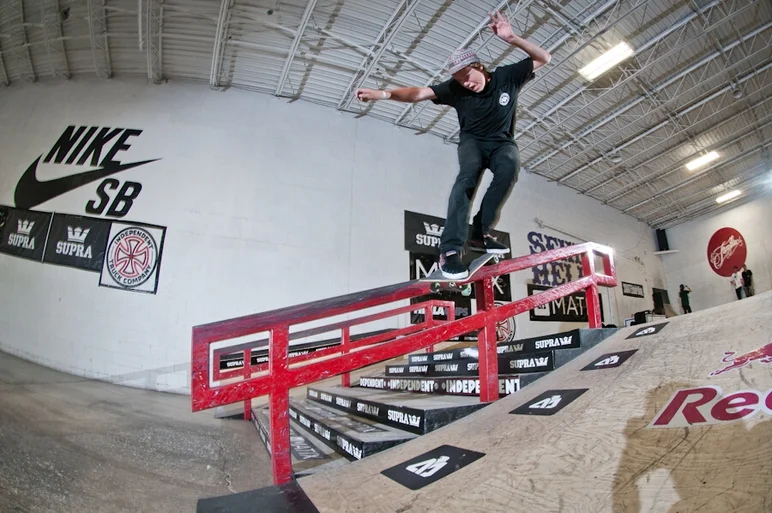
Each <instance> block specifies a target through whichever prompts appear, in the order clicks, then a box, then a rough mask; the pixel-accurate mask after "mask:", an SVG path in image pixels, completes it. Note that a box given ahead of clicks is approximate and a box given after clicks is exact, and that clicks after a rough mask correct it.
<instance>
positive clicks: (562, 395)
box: [509, 388, 588, 415]
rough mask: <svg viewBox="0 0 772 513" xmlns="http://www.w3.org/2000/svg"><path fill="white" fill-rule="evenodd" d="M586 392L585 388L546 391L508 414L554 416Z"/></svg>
mask: <svg viewBox="0 0 772 513" xmlns="http://www.w3.org/2000/svg"><path fill="white" fill-rule="evenodd" d="M587 390H588V389H587V388H574V389H567V390H547V391H546V392H544V393H543V394H541V395H538V396H536V397H534V398H533V399H532V400H530V401H529V402H527V403H525V404H524V405H522V406H519V407H518V408H515V409H514V410H512V411H511V412H509V413H510V414H513V415H554V414H556V413H557V412H559V411H560V410H562V409H563V408H565V407H566V406H568V405H569V404H571V403H572V402H574V401H575V400H576V399H578V398H579V396H580V395H582V394H583V393H585V392H586V391H587Z"/></svg>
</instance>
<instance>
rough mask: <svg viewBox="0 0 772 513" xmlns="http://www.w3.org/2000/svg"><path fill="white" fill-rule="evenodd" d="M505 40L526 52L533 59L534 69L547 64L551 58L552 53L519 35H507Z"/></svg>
mask: <svg viewBox="0 0 772 513" xmlns="http://www.w3.org/2000/svg"><path fill="white" fill-rule="evenodd" d="M505 41H506V42H507V43H509V44H511V45H514V46H517V47H518V48H520V49H521V50H523V51H524V52H525V53H527V54H528V56H529V57H531V59H533V69H534V70H536V69H538V68H540V67H542V66H545V65H547V64H549V62H550V61H551V60H552V55H551V54H550V53H549V52H548V51H547V50H545V49H544V48H542V47H540V46H539V45H536V44H534V43H531V42H530V41H527V40H525V39H523V38H522V37H520V36H517V35H515V34H512V35H511V36H509V37H507V38H506V39H505Z"/></svg>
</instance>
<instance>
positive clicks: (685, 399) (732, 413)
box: [648, 386, 772, 428]
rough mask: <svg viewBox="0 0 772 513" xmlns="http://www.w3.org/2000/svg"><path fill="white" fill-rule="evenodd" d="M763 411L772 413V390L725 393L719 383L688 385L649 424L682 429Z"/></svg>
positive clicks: (729, 420) (739, 417)
mask: <svg viewBox="0 0 772 513" xmlns="http://www.w3.org/2000/svg"><path fill="white" fill-rule="evenodd" d="M759 411H764V413H766V415H768V416H772V389H770V390H768V391H767V392H766V393H761V392H759V391H757V390H742V391H740V392H735V393H733V394H729V395H726V396H724V395H723V391H722V390H721V388H719V387H717V386H704V387H696V388H686V389H682V390H679V391H678V392H676V393H675V394H674V395H673V397H672V398H671V399H670V400H669V401H668V402H667V404H666V405H665V406H664V407H663V408H662V409H661V410H660V411H659V412H658V413H657V414H656V415H655V416H654V420H652V421H651V423H650V424H649V426H648V427H650V428H672V427H675V428H680V427H689V426H700V425H702V426H708V425H713V424H723V423H727V422H733V421H737V420H743V419H747V418H750V417H752V416H754V415H756V414H757V413H758V412H759Z"/></svg>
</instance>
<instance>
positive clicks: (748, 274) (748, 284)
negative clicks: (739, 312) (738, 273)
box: [742, 264, 753, 297]
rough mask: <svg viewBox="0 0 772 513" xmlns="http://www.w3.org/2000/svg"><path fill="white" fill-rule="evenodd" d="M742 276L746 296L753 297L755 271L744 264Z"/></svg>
mask: <svg viewBox="0 0 772 513" xmlns="http://www.w3.org/2000/svg"><path fill="white" fill-rule="evenodd" d="M742 277H743V290H744V291H745V297H751V296H752V295H753V271H751V270H750V269H748V266H747V265H745V264H743V272H742Z"/></svg>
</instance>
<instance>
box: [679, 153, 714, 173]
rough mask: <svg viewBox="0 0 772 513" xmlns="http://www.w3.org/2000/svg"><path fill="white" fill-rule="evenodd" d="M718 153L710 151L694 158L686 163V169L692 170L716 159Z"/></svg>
mask: <svg viewBox="0 0 772 513" xmlns="http://www.w3.org/2000/svg"><path fill="white" fill-rule="evenodd" d="M719 156H720V155H719V154H718V153H716V152H715V151H711V152H710V153H708V154H706V155H703V156H702V157H697V158H696V159H694V160H692V161H691V162H689V163H688V164H686V169H688V170H689V171H694V170H695V169H697V168H698V167H702V166H704V165H705V164H707V163H708V162H713V161H714V160H716V159H717V158H718V157H719Z"/></svg>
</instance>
